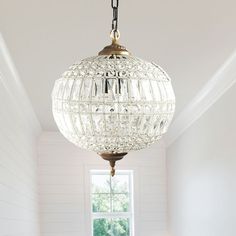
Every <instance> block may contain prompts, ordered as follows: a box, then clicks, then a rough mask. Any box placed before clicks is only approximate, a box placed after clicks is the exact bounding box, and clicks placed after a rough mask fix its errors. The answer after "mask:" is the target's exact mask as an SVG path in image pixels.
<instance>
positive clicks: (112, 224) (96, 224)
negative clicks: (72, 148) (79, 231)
mask: <svg viewBox="0 0 236 236" xmlns="http://www.w3.org/2000/svg"><path fill="white" fill-rule="evenodd" d="M132 179H133V178H132V171H117V173H116V175H115V176H114V177H111V176H110V172H108V171H91V210H92V228H93V229H92V232H93V236H132V235H133V193H132V189H133V187H132V184H133V183H132Z"/></svg>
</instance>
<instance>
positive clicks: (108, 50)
mask: <svg viewBox="0 0 236 236" xmlns="http://www.w3.org/2000/svg"><path fill="white" fill-rule="evenodd" d="M98 55H108V56H109V55H126V56H129V55H131V54H130V52H129V51H128V50H127V49H126V48H125V47H124V46H122V45H120V44H119V43H118V42H117V40H114V39H113V40H112V43H111V44H110V45H108V46H106V47H105V48H104V49H103V50H102V51H100V52H99V53H98Z"/></svg>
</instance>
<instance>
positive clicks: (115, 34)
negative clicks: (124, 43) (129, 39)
mask: <svg viewBox="0 0 236 236" xmlns="http://www.w3.org/2000/svg"><path fill="white" fill-rule="evenodd" d="M110 37H111V38H112V39H114V40H118V39H119V38H120V31H119V30H116V29H113V30H112V31H111V33H110Z"/></svg>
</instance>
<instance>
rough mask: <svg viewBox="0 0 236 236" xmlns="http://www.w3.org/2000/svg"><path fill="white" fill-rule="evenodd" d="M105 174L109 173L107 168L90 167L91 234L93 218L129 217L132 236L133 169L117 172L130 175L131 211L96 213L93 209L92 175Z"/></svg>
mask: <svg viewBox="0 0 236 236" xmlns="http://www.w3.org/2000/svg"><path fill="white" fill-rule="evenodd" d="M104 173H105V174H109V171H107V170H101V169H97V170H93V169H90V171H89V186H90V188H89V189H90V190H89V203H90V230H91V231H90V232H91V234H90V235H91V236H93V220H94V219H99V218H101V217H102V218H106V219H109V218H114V217H115V218H116V217H117V218H126V219H127V218H129V219H130V236H134V189H133V188H134V184H133V170H119V171H117V172H116V174H118V175H128V176H129V196H130V198H129V200H130V202H129V206H130V211H129V212H114V213H107V212H104V213H94V212H93V211H92V185H91V182H92V181H91V177H92V175H93V174H96V175H99V174H101V175H104Z"/></svg>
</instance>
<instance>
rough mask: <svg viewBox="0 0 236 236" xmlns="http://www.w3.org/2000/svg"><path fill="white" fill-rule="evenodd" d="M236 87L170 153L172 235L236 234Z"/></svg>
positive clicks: (169, 187) (182, 137) (169, 180)
mask: <svg viewBox="0 0 236 236" xmlns="http://www.w3.org/2000/svg"><path fill="white" fill-rule="evenodd" d="M235 108H236V85H234V86H233V87H232V88H231V89H230V90H228V91H227V93H226V94H224V95H223V97H221V98H220V100H218V101H217V102H216V103H215V104H214V105H213V106H212V107H211V108H210V109H209V110H208V111H207V112H206V113H205V114H204V115H203V116H202V117H201V118H200V119H199V120H197V121H196V122H195V123H194V124H193V125H192V126H191V127H190V128H189V129H188V130H186V132H185V133H184V134H183V135H182V136H181V137H179V138H178V139H177V141H176V142H175V143H173V144H172V145H171V146H170V147H169V148H168V150H167V168H168V194H169V220H170V221H169V223H170V236H223V235H224V236H235V235H236V109H235Z"/></svg>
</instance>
